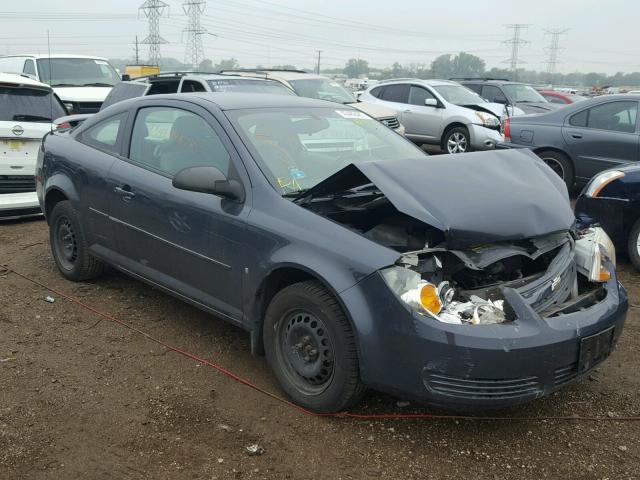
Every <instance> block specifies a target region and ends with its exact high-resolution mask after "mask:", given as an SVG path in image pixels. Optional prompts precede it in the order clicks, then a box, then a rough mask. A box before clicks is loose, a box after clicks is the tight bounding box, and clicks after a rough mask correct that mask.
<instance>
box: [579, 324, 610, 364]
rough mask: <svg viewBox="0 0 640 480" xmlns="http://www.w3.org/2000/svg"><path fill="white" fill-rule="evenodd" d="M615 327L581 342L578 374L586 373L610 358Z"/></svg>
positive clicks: (585, 338)
mask: <svg viewBox="0 0 640 480" xmlns="http://www.w3.org/2000/svg"><path fill="white" fill-rule="evenodd" d="M613 333H614V327H610V328H607V329H606V330H604V331H602V332H600V333H596V334H595V335H591V336H589V337H584V338H583V339H581V340H580V355H579V357H578V373H583V372H586V371H587V370H589V369H591V368H593V367H595V366H596V365H597V364H599V363H600V362H602V361H603V360H604V359H605V358H607V357H608V356H609V354H610V353H611V351H612V350H613Z"/></svg>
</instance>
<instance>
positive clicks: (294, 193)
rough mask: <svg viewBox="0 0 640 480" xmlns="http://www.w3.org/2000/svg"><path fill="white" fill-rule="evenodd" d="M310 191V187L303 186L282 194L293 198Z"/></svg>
mask: <svg viewBox="0 0 640 480" xmlns="http://www.w3.org/2000/svg"><path fill="white" fill-rule="evenodd" d="M308 191H309V189H308V188H302V189H300V190H296V191H295V192H287V193H283V194H282V196H283V197H284V198H293V199H296V198H298V197H301V196H302V195H304V194H305V193H307V192H308Z"/></svg>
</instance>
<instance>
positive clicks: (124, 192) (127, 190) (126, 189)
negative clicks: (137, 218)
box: [113, 185, 136, 200]
mask: <svg viewBox="0 0 640 480" xmlns="http://www.w3.org/2000/svg"><path fill="white" fill-rule="evenodd" d="M113 191H114V192H116V193H117V194H118V195H120V196H122V197H124V199H125V200H130V199H132V198H133V197H135V196H136V194H135V192H133V191H132V190H131V187H130V186H129V185H123V186H122V187H115V188H114V189H113Z"/></svg>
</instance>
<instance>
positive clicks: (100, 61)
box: [94, 60, 109, 65]
mask: <svg viewBox="0 0 640 480" xmlns="http://www.w3.org/2000/svg"><path fill="white" fill-rule="evenodd" d="M94 62H96V65H109V62H107V61H105V60H94Z"/></svg>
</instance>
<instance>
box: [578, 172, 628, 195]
mask: <svg viewBox="0 0 640 480" xmlns="http://www.w3.org/2000/svg"><path fill="white" fill-rule="evenodd" d="M622 177H624V172H621V171H619V170H611V171H610V172H602V173H601V174H599V175H596V176H595V177H593V179H592V180H591V183H589V186H588V187H587V190H586V191H585V192H584V195H585V196H586V197H591V198H596V197H597V196H598V194H599V193H600V192H601V191H602V190H603V189H604V187H606V186H607V185H609V184H610V183H611V182H613V181H614V180H617V179H619V178H622Z"/></svg>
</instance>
